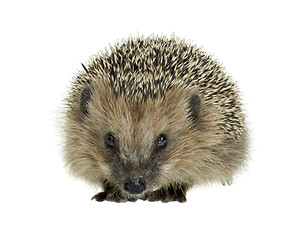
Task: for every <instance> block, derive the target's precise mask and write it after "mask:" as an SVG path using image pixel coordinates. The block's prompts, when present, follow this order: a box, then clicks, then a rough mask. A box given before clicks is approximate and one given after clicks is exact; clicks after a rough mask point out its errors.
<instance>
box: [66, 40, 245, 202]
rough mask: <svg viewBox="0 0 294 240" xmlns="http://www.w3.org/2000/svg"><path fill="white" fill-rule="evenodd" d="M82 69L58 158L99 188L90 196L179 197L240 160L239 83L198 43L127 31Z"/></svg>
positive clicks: (229, 173)
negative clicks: (61, 155)
mask: <svg viewBox="0 0 294 240" xmlns="http://www.w3.org/2000/svg"><path fill="white" fill-rule="evenodd" d="M83 68H84V71H83V72H80V73H79V74H78V75H77V76H76V77H75V78H74V80H73V83H72V87H71V89H70V92H69V95H68V97H67V99H66V100H65V101H66V107H65V113H64V115H65V116H64V117H65V124H64V131H65V161H66V165H67V166H68V168H69V170H70V172H71V173H72V174H73V175H74V176H77V177H80V178H82V179H84V180H86V181H88V182H90V183H92V184H94V185H95V186H100V187H102V188H103V191H102V192H100V193H98V194H97V195H95V196H94V197H93V198H92V199H95V200H97V201H104V200H106V201H115V202H126V201H136V200H137V199H141V200H149V201H163V202H169V201H179V202H185V201H186V192H187V190H188V189H189V188H190V187H192V186H194V185H201V184H209V183H213V182H221V183H223V184H225V183H231V182H232V178H233V176H234V175H235V174H236V173H237V172H238V171H239V170H241V169H242V168H243V167H244V166H245V165H246V159H247V157H248V133H247V128H246V125H245V115H244V113H243V107H242V104H241V100H240V96H239V90H238V88H237V86H236V83H234V82H233V81H232V80H231V78H230V77H229V76H228V75H226V73H225V72H224V70H223V68H222V67H221V66H220V65H219V64H218V63H217V62H216V61H215V60H213V59H212V58H211V57H210V56H208V55H207V54H206V53H204V52H203V51H202V50H200V49H199V48H197V47H195V46H193V45H190V44H188V43H187V42H185V41H184V40H179V39H176V38H175V37H171V38H165V37H156V36H152V37H148V38H141V37H138V38H129V39H126V40H123V41H121V42H120V43H117V44H116V45H114V46H113V47H110V51H107V50H105V51H104V52H102V53H100V54H99V55H96V56H93V57H92V58H91V60H90V61H89V63H88V64H87V65H86V66H84V65H83Z"/></svg>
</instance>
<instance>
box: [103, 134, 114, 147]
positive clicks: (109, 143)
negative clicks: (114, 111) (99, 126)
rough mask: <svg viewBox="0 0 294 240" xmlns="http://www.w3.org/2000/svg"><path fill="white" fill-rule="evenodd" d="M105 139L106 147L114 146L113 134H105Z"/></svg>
mask: <svg viewBox="0 0 294 240" xmlns="http://www.w3.org/2000/svg"><path fill="white" fill-rule="evenodd" d="M105 141H106V145H107V147H109V148H114V136H113V135H112V134H111V133H110V134H108V135H107V137H106V139H105Z"/></svg>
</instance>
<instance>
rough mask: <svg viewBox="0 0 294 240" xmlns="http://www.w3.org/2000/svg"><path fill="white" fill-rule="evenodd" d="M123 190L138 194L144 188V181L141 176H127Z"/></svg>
mask: <svg viewBox="0 0 294 240" xmlns="http://www.w3.org/2000/svg"><path fill="white" fill-rule="evenodd" d="M124 190H126V191H127V192H129V193H131V194H139V193H142V192H144V191H145V190H146V183H145V180H144V179H143V178H132V177H128V178H127V179H126V181H125V185H124Z"/></svg>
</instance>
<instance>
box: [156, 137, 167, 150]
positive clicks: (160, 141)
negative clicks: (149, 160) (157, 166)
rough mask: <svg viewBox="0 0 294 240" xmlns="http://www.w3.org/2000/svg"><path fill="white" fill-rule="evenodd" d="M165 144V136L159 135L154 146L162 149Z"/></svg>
mask: <svg viewBox="0 0 294 240" xmlns="http://www.w3.org/2000/svg"><path fill="white" fill-rule="evenodd" d="M166 142H167V140H166V137H165V135H163V134H161V135H160V136H159V137H158V139H157V143H156V146H157V147H160V148H164V147H165V146H166Z"/></svg>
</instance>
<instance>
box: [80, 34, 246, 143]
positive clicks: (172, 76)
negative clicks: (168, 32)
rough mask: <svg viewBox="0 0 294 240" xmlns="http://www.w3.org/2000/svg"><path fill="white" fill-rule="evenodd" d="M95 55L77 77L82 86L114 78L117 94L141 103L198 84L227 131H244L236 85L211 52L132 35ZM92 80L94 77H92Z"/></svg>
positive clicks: (196, 89) (196, 88)
mask: <svg viewBox="0 0 294 240" xmlns="http://www.w3.org/2000/svg"><path fill="white" fill-rule="evenodd" d="M110 49H111V52H110V53H109V52H108V51H105V52H104V53H101V54H100V55H98V56H95V57H94V58H92V61H91V63H90V64H89V66H88V67H87V70H88V73H87V74H82V75H80V76H77V78H76V86H75V87H74V88H75V89H77V88H78V87H79V86H80V85H83V84H89V82H90V81H91V79H93V76H94V79H97V76H99V77H98V78H100V77H102V79H103V80H105V81H109V82H110V84H111V86H112V88H113V91H114V95H115V96H118V95H123V96H126V97H127V98H129V99H130V100H135V101H142V100H146V99H148V98H157V97H162V96H164V95H165V93H166V92H167V91H168V90H169V89H171V88H173V87H174V86H179V85H180V86H183V87H185V88H194V89H195V91H197V93H198V94H199V96H200V98H201V99H202V101H205V102H208V103H212V104H217V105H219V110H220V112H221V115H222V116H223V119H222V122H220V123H219V124H220V127H221V129H222V131H223V134H226V135H228V136H232V137H234V138H238V137H239V136H241V135H242V133H243V132H244V131H245V129H244V115H243V113H242V111H241V104H240V99H239V95H238V89H237V87H236V85H235V84H234V83H233V82H232V81H231V80H230V78H229V77H228V76H227V75H226V74H225V73H224V72H223V69H222V68H221V67H220V66H219V65H218V64H217V62H216V61H214V60H213V59H212V58H211V57H210V56H207V55H206V54H205V53H204V52H202V51H201V50H199V49H198V48H196V47H195V46H191V45H189V44H187V43H186V42H184V41H180V40H177V39H175V38H171V39H167V38H165V37H150V38H146V39H143V38H137V39H132V38H129V39H128V40H126V41H123V42H122V43H118V44H116V45H115V46H114V47H111V48H110ZM87 79H89V81H87Z"/></svg>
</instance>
